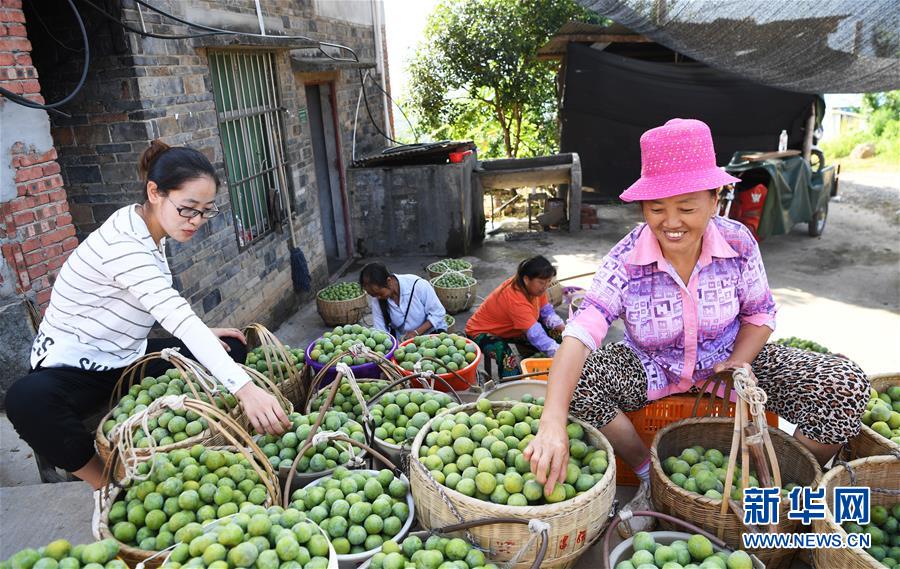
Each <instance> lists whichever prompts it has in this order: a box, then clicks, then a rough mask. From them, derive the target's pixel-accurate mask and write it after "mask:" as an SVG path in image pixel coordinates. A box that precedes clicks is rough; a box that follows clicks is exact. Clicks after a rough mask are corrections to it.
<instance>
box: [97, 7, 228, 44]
mask: <svg viewBox="0 0 900 569" xmlns="http://www.w3.org/2000/svg"><path fill="white" fill-rule="evenodd" d="M80 1H81V2H84V3H85V4H87V5H88V6H90V7H91V8H93V9H94V10H96V11H98V12H100V15H101V16H103V17H104V18H106V19H107V20H109V21H110V22H112V23H114V24H116V25H117V26H119V27H121V28H123V29H125V30H127V31H129V32H131V33H133V34H138V35H139V36H143V37H148V38H156V39H161V40H187V39H193V38H203V37H208V36H219V35H224V34H226V33H227V32H206V33H202V34H154V33H153V32H147V31H144V30H139V29H137V28H134V27H132V26H129V25H128V24H126V23H125V22H122V21H121V20H119V19H118V18H116V17H115V16H113V15H112V14H110V13H109V12H107V11H106V10H104V9H103V8H101V7H100V6H97V5H96V4H94V3H93V2H91V0H80Z"/></svg>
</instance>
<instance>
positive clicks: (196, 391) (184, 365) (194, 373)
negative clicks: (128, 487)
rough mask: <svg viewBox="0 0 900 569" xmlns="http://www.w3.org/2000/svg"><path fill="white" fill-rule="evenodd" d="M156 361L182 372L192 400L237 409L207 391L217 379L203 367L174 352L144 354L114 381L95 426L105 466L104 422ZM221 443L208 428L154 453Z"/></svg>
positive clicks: (107, 457)
mask: <svg viewBox="0 0 900 569" xmlns="http://www.w3.org/2000/svg"><path fill="white" fill-rule="evenodd" d="M157 359H165V360H166V361H168V363H169V364H171V365H172V367H173V368H174V369H177V370H178V371H179V372H180V373H181V377H182V379H183V380H184V382H185V383H186V384H187V386H188V387H189V388H190V392H191V395H192V396H193V397H192V398H193V399H197V400H199V399H200V395H201V394H204V395H205V396H206V397H208V398H209V400H210V401H217V402H219V403H221V405H222V406H224V407H225V410H226V412H228V413H233V412H235V410H236V409H237V407H232V406H230V405H229V404H228V400H227V399H226V398H225V397H224V396H223V395H222V394H221V393H219V392H216V391H215V390H213V389H210V386H214V385H216V380H215V379H214V378H213V377H212V376H210V375H209V372H208V371H206V368H204V367H203V366H201V365H200V364H199V363H197V362H195V361H194V360H192V359H190V358H187V357H185V356H183V355H181V354H180V353H178V352H176V351H172V352H166V354H165V355H164V354H163V352H153V353H150V354H146V355H144V356H142V357H140V358H138V359H137V360H136V361H135V362H134V363H132V364H131V365H130V366H128V367H127V368H125V370H124V371H123V372H122V375H121V376H120V377H119V380H118V381H117V382H116V386H115V388H114V389H113V392H112V395H111V396H110V400H109V412H107V413H106V415H104V416H103V418H102V419H101V420H100V424H99V425H98V426H97V432H96V434H95V437H94V438H95V441H94V446H95V447H96V449H97V455H98V456H99V457H100V460H102V461H103V463H104V464H107V463H108V462H109V460H110V456H111V455H112V452H113V445H112V443H111V441H110V440H109V438H107V436H106V435H105V434H104V433H103V424H104V423H106V421H108V420H109V419H112V412H113V409H114V408H115V407H116V405H117V404H118V402H119V400H120V399H121V398H122V397H123V396H124V394H125V392H126V389H127V387H129V386H131V385H135V384H138V383H140V382H141V380H142V379H143V377H144V375H145V373H146V370H147V366H148V365H149V364H150V362H153V361H155V360H157ZM217 405H218V403H217ZM221 442H222V441H221V439H220V438H219V437H217V436H216V434H215V433H214V432H212V431H211V430H210V429H207V430H206V431H204V432H202V433H200V434H199V435H196V436H193V437H188V438H187V439H185V440H183V441H180V442H177V443H174V444H171V445H166V446H164V447H156V448H157V452H168V451H170V450H175V449H178V448H190V447H191V446H193V445H195V444H200V443H205V444H210V445H216V444H221ZM136 452H138V454H140V455H149V453H150V449H139V450H136ZM124 474H125V473H124V470H123V468H122V466H121V464H120V465H119V469H118V470H116V472H115V476H116V479H117V480H121V478H122V477H123V476H124Z"/></svg>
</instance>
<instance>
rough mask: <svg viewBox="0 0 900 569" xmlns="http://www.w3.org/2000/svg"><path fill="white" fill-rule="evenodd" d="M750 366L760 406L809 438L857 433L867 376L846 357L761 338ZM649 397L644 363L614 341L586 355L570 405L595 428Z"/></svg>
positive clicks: (832, 440) (829, 440) (842, 438)
mask: <svg viewBox="0 0 900 569" xmlns="http://www.w3.org/2000/svg"><path fill="white" fill-rule="evenodd" d="M751 367H752V368H753V373H754V375H756V378H757V380H758V381H759V386H760V387H761V388H762V390H763V391H765V392H766V394H767V395H768V402H767V403H766V410H767V411H771V412H773V413H776V414H777V415H778V416H779V417H783V418H784V419H785V420H787V421H790V422H791V423H793V424H795V425H797V427H798V428H799V429H800V430H801V431H802V432H803V434H804V435H806V436H807V437H809V438H810V439H812V440H814V441H816V442H819V443H821V444H842V443H845V442H847V441H848V440H850V439H852V438H853V437H855V436H856V435H857V434H858V433H859V428H860V417H861V416H862V414H863V411H865V408H866V402H867V401H868V399H869V380H868V378H867V377H866V375H865V373H864V372H863V371H862V369H860V367H859V366H858V365H856V364H855V363H853V362H852V361H850V360H848V359H845V358H842V357H839V356H835V355H832V354H819V353H815V352H808V351H806V350H800V349H797V348H789V347H787V346H781V345H778V344H766V345H765V346H764V347H763V349H762V351H760V353H759V355H758V356H756V359H754V360H753V363H752V364H751ZM692 390H693V391H696V390H697V388H696V387H695V388H693V389H692ZM649 403H650V401H648V400H647V375H646V373H645V372H644V368H643V366H642V365H641V362H640V360H638V358H637V356H636V355H635V354H634V352H632V351H631V349H630V348H628V347H627V346H625V345H624V344H623V343H621V342H619V343H614V344H608V345H606V346H603V347H602V348H600V349H598V350H595V351H594V352H593V353H591V355H590V356H589V357H588V359H587V361H586V362H585V364H584V370H583V372H582V375H581V378H580V379H579V380H578V384H577V385H576V387H575V393H574V395H573V397H572V403H571V406H570V411H571V412H572V414H573V415H574V416H576V417H578V418H579V419H582V420H584V421H587V422H589V423H591V424H592V425H594V426H596V427H597V428H601V427H603V426H605V425H606V424H607V423H609V422H610V421H612V420H613V418H615V416H616V414H617V413H618V412H619V411H620V410H621V411H626V412H627V411H637V410H639V409H641V408H643V407H645V406H646V405H648V404H649Z"/></svg>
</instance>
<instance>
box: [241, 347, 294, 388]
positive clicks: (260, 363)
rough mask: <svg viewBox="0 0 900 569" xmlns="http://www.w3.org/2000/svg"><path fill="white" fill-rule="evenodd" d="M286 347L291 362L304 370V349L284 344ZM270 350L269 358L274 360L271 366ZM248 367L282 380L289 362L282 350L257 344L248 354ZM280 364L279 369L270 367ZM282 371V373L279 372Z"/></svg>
mask: <svg viewBox="0 0 900 569" xmlns="http://www.w3.org/2000/svg"><path fill="white" fill-rule="evenodd" d="M284 349H285V350H286V351H287V353H288V358H289V359H290V363H291V364H293V365H294V366H295V367H296V368H297V369H298V370H302V369H303V366H304V358H305V356H304V354H303V350H301V349H300V348H292V347H290V346H288V345H285V346H284ZM267 351H268V355H269V360H270V361H271V362H272V366H269V364H268V363H266V352H267ZM245 363H246V365H247V367H251V368H253V369H255V370H256V371H258V372H259V373H262V374H265V375H266V376H267V377H270V378H272V380H273V381H275V380H280V379H281V375H282V374H286V373H287V371H288V363H287V362H285V361H284V360H283V359H282V357H281V354H280V352H278V351H276V350H273V349H272V348H269V347H263V346H257V347H255V348H253V349H252V350H251V351H250V352H249V353H248V354H247V360H246V362H245ZM276 365H277V366H278V367H279V369H278V370H275V369H270V367H274V366H276ZM279 371H280V372H281V373H280V374H279V373H278V372H279Z"/></svg>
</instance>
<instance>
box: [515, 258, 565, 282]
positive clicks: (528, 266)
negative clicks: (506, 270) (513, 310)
mask: <svg viewBox="0 0 900 569" xmlns="http://www.w3.org/2000/svg"><path fill="white" fill-rule="evenodd" d="M555 276H556V268H555V267H554V266H553V263H551V262H550V261H548V260H547V258H546V257H544V256H543V255H537V256H534V257H531V258H530V259H525V260H524V261H522V262H521V263H519V267H518V268H517V269H516V285H517V286H518V287H519V288H520V289H521V290H525V277H528V278H529V279H549V278H553V277H555Z"/></svg>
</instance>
